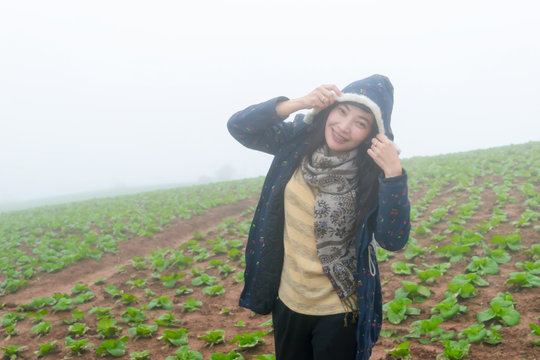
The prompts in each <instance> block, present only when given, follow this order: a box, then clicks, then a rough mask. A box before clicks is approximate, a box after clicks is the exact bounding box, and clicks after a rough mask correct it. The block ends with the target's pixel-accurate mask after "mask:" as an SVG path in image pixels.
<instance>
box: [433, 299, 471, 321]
mask: <svg viewBox="0 0 540 360" xmlns="http://www.w3.org/2000/svg"><path fill="white" fill-rule="evenodd" d="M466 311H467V307H466V306H464V305H459V304H458V302H457V299H456V298H455V297H447V298H446V299H444V300H443V301H441V302H440V303H438V304H437V305H435V306H434V307H433V308H431V313H432V314H433V313H439V314H440V315H441V317H442V318H443V319H444V320H448V319H450V318H451V317H453V316H454V315H456V314H459V313H464V312H466Z"/></svg>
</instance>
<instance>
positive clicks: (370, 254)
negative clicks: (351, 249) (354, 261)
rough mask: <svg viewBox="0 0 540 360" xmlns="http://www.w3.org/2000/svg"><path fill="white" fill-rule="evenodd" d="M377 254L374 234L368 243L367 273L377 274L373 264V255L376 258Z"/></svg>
mask: <svg viewBox="0 0 540 360" xmlns="http://www.w3.org/2000/svg"><path fill="white" fill-rule="evenodd" d="M376 256H377V241H376V240H375V236H373V237H372V239H371V242H370V243H369V245H368V258H369V259H368V262H369V273H370V274H371V276H375V275H376V274H377V266H376V265H375V262H374V261H373V257H375V258H376Z"/></svg>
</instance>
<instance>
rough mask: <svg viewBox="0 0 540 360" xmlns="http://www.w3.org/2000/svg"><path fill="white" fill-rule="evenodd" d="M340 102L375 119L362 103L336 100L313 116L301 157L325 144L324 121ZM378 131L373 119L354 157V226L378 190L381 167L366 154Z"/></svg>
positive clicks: (370, 206) (374, 200) (362, 217)
mask: <svg viewBox="0 0 540 360" xmlns="http://www.w3.org/2000/svg"><path fill="white" fill-rule="evenodd" d="M340 104H350V105H353V106H356V107H359V108H360V109H362V110H364V111H365V112H367V113H369V114H371V115H372V116H373V119H374V120H375V116H374V115H373V112H372V111H371V109H370V108H369V107H367V106H365V105H363V104H359V103H355V102H339V103H338V102H336V103H334V104H332V105H331V106H329V107H327V108H325V109H323V110H321V111H320V112H319V113H317V114H316V115H315V116H314V117H313V122H312V124H313V125H312V128H311V132H312V136H311V140H310V142H309V144H308V146H307V147H306V149H305V150H304V152H303V153H302V156H301V158H302V159H304V158H306V157H307V158H311V155H312V154H313V152H314V151H315V150H317V149H318V148H320V147H321V146H323V145H324V144H325V141H326V140H325V127H326V121H327V120H328V115H329V114H330V112H331V111H332V110H333V109H334V108H336V107H337V106H338V105H340ZM378 132H379V127H378V126H377V123H376V122H375V121H374V122H373V126H372V127H371V132H370V133H369V135H368V137H367V138H366V139H365V140H364V141H363V142H362V143H361V144H360V145H359V146H358V155H357V156H356V158H355V162H356V166H357V168H358V172H357V174H356V178H355V181H356V182H357V186H356V189H357V191H356V213H357V217H356V227H358V226H359V225H361V224H362V221H363V220H364V218H365V217H366V215H367V212H368V211H369V210H371V208H372V207H373V206H374V204H375V202H376V201H377V196H378V191H379V182H378V177H379V174H380V173H381V168H379V166H378V165H377V164H376V163H375V162H374V161H373V159H372V158H371V156H369V155H368V154H367V150H368V149H369V148H370V146H371V139H373V138H374V137H375V136H376V135H377V134H378Z"/></svg>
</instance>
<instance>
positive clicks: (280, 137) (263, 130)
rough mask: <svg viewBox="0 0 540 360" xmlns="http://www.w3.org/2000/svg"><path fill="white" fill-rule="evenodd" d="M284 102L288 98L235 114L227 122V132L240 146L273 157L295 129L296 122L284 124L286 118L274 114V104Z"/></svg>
mask: <svg viewBox="0 0 540 360" xmlns="http://www.w3.org/2000/svg"><path fill="white" fill-rule="evenodd" d="M284 100H288V98H286V97H283V96H281V97H276V98H274V99H271V100H268V101H265V102H263V103H260V104H256V105H251V106H249V107H247V108H246V109H244V110H241V111H239V112H237V113H236V114H234V115H233V116H232V117H231V118H230V119H229V121H228V122H227V128H228V130H229V132H230V133H231V135H232V136H233V137H234V138H235V139H236V140H238V142H240V143H241V144H242V145H244V146H246V147H248V148H250V149H254V150H259V151H263V152H265V153H268V154H271V155H275V154H276V153H277V152H278V151H279V149H280V147H281V145H282V144H283V143H284V142H285V141H287V140H288V139H290V138H291V137H292V136H293V135H294V133H295V128H296V121H295V122H294V123H291V122H284V121H283V120H285V119H286V118H287V117H283V116H280V115H278V114H277V113H276V104H277V103H278V102H280V101H284ZM299 116H300V115H299Z"/></svg>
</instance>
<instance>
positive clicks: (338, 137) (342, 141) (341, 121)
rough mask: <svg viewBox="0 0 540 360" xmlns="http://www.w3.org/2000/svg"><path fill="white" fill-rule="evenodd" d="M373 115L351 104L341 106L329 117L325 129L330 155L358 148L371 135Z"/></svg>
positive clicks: (331, 112) (333, 110)
mask: <svg viewBox="0 0 540 360" xmlns="http://www.w3.org/2000/svg"><path fill="white" fill-rule="evenodd" d="M374 121H375V119H374V117H373V115H372V114H370V113H368V112H366V111H364V110H362V109H360V108H359V107H357V106H354V105H351V104H339V105H338V106H336V107H335V108H334V109H332V111H330V114H329V115H328V120H326V126H325V129H324V137H325V140H326V145H328V149H329V150H330V155H338V154H339V153H342V152H344V151H350V150H352V149H354V148H356V147H358V146H359V145H360V144H361V143H362V142H363V141H364V140H366V138H367V137H368V136H369V134H370V133H371V129H372V128H373V126H374V125H373V122H374Z"/></svg>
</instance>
